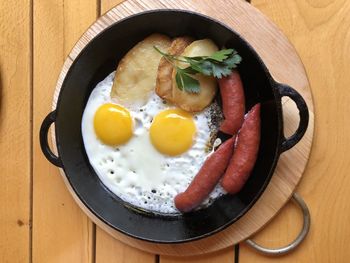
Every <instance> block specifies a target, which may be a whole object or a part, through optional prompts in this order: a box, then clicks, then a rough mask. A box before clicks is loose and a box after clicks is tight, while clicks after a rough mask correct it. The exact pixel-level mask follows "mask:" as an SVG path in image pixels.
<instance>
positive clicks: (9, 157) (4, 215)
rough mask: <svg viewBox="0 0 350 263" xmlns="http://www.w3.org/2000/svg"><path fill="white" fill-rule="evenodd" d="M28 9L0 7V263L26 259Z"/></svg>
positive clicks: (11, 3)
mask: <svg viewBox="0 0 350 263" xmlns="http://www.w3.org/2000/svg"><path fill="white" fill-rule="evenodd" d="M17 6H19V8H17ZM30 10H31V6H30V4H29V2H28V1H24V0H23V1H22V0H20V1H18V2H15V1H7V2H1V3H0V156H1V162H0V173H1V175H0V200H1V204H0V262H25V261H26V260H27V259H28V258H29V256H30V250H29V240H30V218H31V215H30V205H31V198H30V195H31V192H30V187H31V159H30V156H31V148H30V147H31V142H30V136H31V123H30V117H31V100H30V96H31V52H30V45H31V44H30V43H31V29H32V24H31V18H30Z"/></svg>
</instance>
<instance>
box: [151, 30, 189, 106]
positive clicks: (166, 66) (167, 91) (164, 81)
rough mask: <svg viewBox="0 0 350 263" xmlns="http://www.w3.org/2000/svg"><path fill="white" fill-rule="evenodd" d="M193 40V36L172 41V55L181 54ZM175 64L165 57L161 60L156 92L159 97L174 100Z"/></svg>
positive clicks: (169, 51) (170, 50)
mask: <svg viewBox="0 0 350 263" xmlns="http://www.w3.org/2000/svg"><path fill="white" fill-rule="evenodd" d="M191 42H193V39H192V38H191V37H186V36H185V37H177V38H175V39H174V40H173V41H172V42H171V46H170V48H169V50H168V53H169V54H170V55H176V56H178V55H181V54H182V53H183V52H184V50H185V48H186V47H187V46H188V45H189V44H191ZM173 69H174V67H173V65H172V64H171V62H170V61H168V60H167V59H166V58H165V57H162V59H161V60H160V62H159V66H158V74H157V83H156V89H155V91H156V93H157V95H158V96H159V97H161V98H163V99H166V100H167V101H169V102H174V99H173Z"/></svg>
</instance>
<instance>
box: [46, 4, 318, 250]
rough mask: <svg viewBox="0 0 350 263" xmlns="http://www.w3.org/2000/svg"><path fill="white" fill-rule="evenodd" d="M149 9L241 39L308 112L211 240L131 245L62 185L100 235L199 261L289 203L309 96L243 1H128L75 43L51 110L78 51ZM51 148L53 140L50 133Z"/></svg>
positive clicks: (294, 117)
mask: <svg viewBox="0 0 350 263" xmlns="http://www.w3.org/2000/svg"><path fill="white" fill-rule="evenodd" d="M152 9H187V10H192V11H196V12H199V13H202V14H205V15H208V16H211V17H213V18H216V19H218V20H220V21H223V22H224V23H226V24H227V25H229V26H230V27H232V28H233V29H234V30H235V31H237V32H238V33H239V34H240V35H241V36H243V37H244V38H245V39H246V40H247V41H248V42H249V43H250V44H251V45H252V46H253V47H254V48H255V50H256V51H257V52H258V53H259V55H260V56H261V57H262V58H263V60H264V62H265V64H266V65H267V67H268V68H269V70H270V72H271V74H272V75H273V77H274V78H275V79H276V80H277V81H279V82H282V83H286V84H289V85H290V86H292V87H294V88H295V89H296V90H297V91H299V93H301V94H302V96H303V97H304V99H305V100H306V102H307V104H308V107H309V110H310V123H309V127H308V130H307V132H306V134H305V136H304V138H303V139H302V140H301V141H300V142H299V143H298V144H297V145H296V146H295V147H294V148H292V149H291V150H289V151H287V152H285V153H283V154H282V155H281V157H280V159H279V162H278V165H277V168H276V170H275V173H274V175H273V177H272V179H271V182H270V184H269V185H268V187H267V189H266V191H265V192H264V193H263V195H262V196H261V197H260V199H259V200H258V201H257V202H256V204H255V205H254V206H253V207H252V208H251V209H250V210H249V211H248V212H247V213H246V214H245V215H244V216H243V217H242V218H241V219H240V220H238V221H237V222H235V223H234V224H233V225H231V226H230V227H228V228H226V229H225V230H224V231H221V232H219V233H217V234H215V235H213V236H210V237H208V238H205V239H201V240H197V241H193V242H188V243H183V244H155V243H150V242H145V241H140V240H137V239H133V238H131V237H128V236H126V235H123V234H121V233H120V232H118V231H115V230H113V229H111V228H110V227H108V226H106V225H105V224H103V223H102V222H101V221H100V220H99V219H98V218H96V217H94V215H93V214H92V213H90V212H89V210H88V209H87V208H86V207H85V206H84V205H83V204H82V202H81V201H80V200H79V198H78V197H77V196H76V195H75V193H74V191H73V190H72V189H71V187H70V185H69V183H68V181H67V180H66V177H65V176H64V174H63V170H61V173H62V175H63V179H64V180H65V183H66V185H67V187H68V189H69V190H70V192H71V193H72V195H73V197H74V198H75V200H76V201H77V203H78V204H79V206H80V207H81V208H82V209H83V210H84V211H85V212H86V213H87V214H88V215H89V217H90V218H91V219H92V220H93V221H94V222H95V223H96V224H97V225H98V226H100V227H101V228H102V229H104V230H105V231H107V232H108V233H110V234H111V235H112V236H114V237H115V238H117V239H118V240H121V241H122V242H124V243H126V244H129V245H130V246H133V247H136V248H139V249H141V250H144V251H148V252H150V253H154V254H165V255H175V256H189V255H198V254H203V253H209V252H213V251H217V250H220V249H223V248H226V247H229V246H232V245H234V244H237V243H239V242H241V241H243V240H245V239H247V238H248V237H250V236H251V235H253V234H254V233H256V232H257V231H259V229H261V228H262V227H263V226H264V225H265V224H267V223H268V222H269V221H270V220H271V219H272V218H273V217H274V216H275V215H276V214H277V213H278V211H279V210H280V209H281V208H282V207H283V206H284V205H285V204H286V202H288V200H289V199H290V197H291V195H292V194H293V192H294V191H295V188H296V186H297V185H298V183H299V181H300V179H301V177H302V175H303V172H304V169H305V167H306V164H307V161H308V158H309V154H310V150H311V144H312V138H313V130H314V115H313V109H314V107H313V101H312V94H311V90H310V87H309V82H308V79H307V76H306V73H305V70H304V67H303V64H302V62H301V60H300V58H299V56H298V54H297V53H296V51H295V49H294V48H293V46H292V45H291V43H290V42H289V41H288V39H287V38H286V37H285V36H284V35H283V33H282V32H281V31H280V30H279V29H278V28H277V27H276V26H275V25H274V24H273V23H272V22H271V21H270V20H269V19H268V18H266V17H265V16H264V15H263V14H262V13H260V12H259V11H258V10H257V9H255V8H254V7H253V6H251V5H250V4H248V3H246V2H244V1H242V0H206V1H196V0H127V1H125V2H123V3H122V4H120V5H118V6H116V7H115V8H113V9H111V10H110V11H109V12H107V13H106V14H104V15H103V16H102V17H100V18H99V19H98V20H97V21H96V22H95V23H94V24H93V25H91V26H90V27H89V29H88V30H87V31H86V32H85V33H84V35H83V36H82V37H81V38H80V39H79V41H78V42H77V44H76V45H75V46H74V48H73V49H72V51H71V53H70V54H69V56H68V58H67V59H66V61H65V63H64V66H63V69H62V71H61V74H60V76H59V79H58V82H57V87H56V90H55V94H54V98H53V105H52V107H53V109H55V108H56V102H57V98H58V95H59V92H60V89H61V85H62V83H63V80H64V78H65V75H66V73H67V71H68V69H69V67H70V66H71V64H72V61H73V60H74V59H75V58H76V57H77V56H78V54H79V53H80V51H81V50H82V49H83V48H84V47H85V46H86V45H87V43H89V41H91V40H92V39H93V38H94V37H95V36H96V35H97V34H99V33H100V32H101V31H102V30H103V29H105V28H106V27H108V26H110V25H111V24H113V23H114V22H116V21H118V20H120V19H123V18H125V17H127V16H129V15H132V14H136V13H139V12H142V11H146V10H152ZM283 111H284V124H285V132H286V134H291V133H292V132H293V131H294V130H295V128H296V126H297V124H298V121H299V115H298V111H297V110H296V107H295V106H294V103H293V102H292V101H291V100H290V99H286V100H283ZM53 142H54V143H53V145H54V147H55V135H54V133H53Z"/></svg>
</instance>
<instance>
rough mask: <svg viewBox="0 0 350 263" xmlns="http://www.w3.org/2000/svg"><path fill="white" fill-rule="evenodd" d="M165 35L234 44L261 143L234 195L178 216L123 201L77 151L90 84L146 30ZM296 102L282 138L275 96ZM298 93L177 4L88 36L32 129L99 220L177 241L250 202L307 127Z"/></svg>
mask: <svg viewBox="0 0 350 263" xmlns="http://www.w3.org/2000/svg"><path fill="white" fill-rule="evenodd" d="M155 32H157V33H163V34H167V35H169V36H170V37H176V36H181V35H190V36H193V37H194V38H197V39H203V38H211V39H212V40H214V41H215V42H216V44H217V45H218V46H219V47H224V46H225V47H226V48H231V47H232V48H235V49H236V50H237V51H238V52H239V54H240V55H241V56H242V58H243V61H242V63H241V64H240V66H239V72H240V74H241V78H242V81H243V84H244V90H245V95H246V108H247V109H250V108H251V107H252V106H253V105H254V104H255V103H257V102H261V106H262V108H261V119H262V126H261V143H260V150H259V155H258V159H257V162H256V164H255V167H254V170H253V172H252V174H251V176H250V178H249V180H248V181H247V183H246V185H245V186H244V188H243V189H242V191H241V192H239V193H238V194H236V195H225V196H222V197H220V198H219V199H218V200H216V201H215V202H214V203H213V204H212V205H211V206H209V207H208V208H205V209H202V210H199V211H195V212H192V213H188V214H185V215H179V216H166V215H160V214H153V213H148V212H142V211H140V210H137V209H133V208H131V207H130V205H128V204H125V203H124V202H123V201H122V200H121V199H120V198H118V197H117V196H115V195H114V194H113V193H111V192H110V191H109V190H108V189H107V188H106V187H105V186H104V185H103V184H102V182H101V181H100V180H99V178H98V176H97V175H96V173H95V172H94V170H93V168H92V167H91V166H90V164H89V161H88V158H87V156H86V153H85V149H84V145H83V140H82V134H81V118H82V114H83V111H84V108H85V104H86V102H87V99H88V97H89V95H90V93H91V91H92V89H93V88H94V87H95V85H96V84H97V83H98V82H99V81H101V80H102V79H104V78H105V77H106V76H107V75H108V74H109V73H110V72H112V71H113V70H115V68H116V66H117V64H118V61H119V60H120V59H121V58H122V57H123V56H124V55H125V54H126V53H127V51H128V50H129V49H131V48H132V47H133V46H134V45H135V44H136V43H137V42H139V41H141V40H142V39H144V38H145V37H147V36H148V35H150V34H151V33H155ZM283 96H288V97H290V98H291V99H292V100H294V102H295V103H296V105H297V107H298V109H299V114H300V123H299V127H298V129H297V131H296V132H295V134H294V135H292V136H291V137H290V138H288V139H286V138H285V136H284V134H283V118H282V107H281V97H283ZM308 119H309V115H308V109H307V105H306V103H305V101H304V100H303V98H302V97H301V96H300V95H299V93H297V92H296V91H295V90H294V89H292V88H291V87H289V86H287V85H283V84H279V83H276V82H275V81H274V80H273V79H272V77H271V75H270V74H269V72H268V70H267V68H266V67H265V65H264V63H263V62H262V60H261V59H260V57H259V56H258V55H257V53H256V52H255V51H254V50H253V48H252V47H251V46H250V45H249V44H248V43H247V42H246V41H245V40H244V39H242V38H241V37H240V36H239V35H238V34H237V33H236V32H234V31H233V30H232V29H230V28H228V27H226V26H225V25H223V24H221V23H220V22H218V21H215V20H213V19H211V18H209V17H206V16H203V15H200V14H196V13H192V12H188V11H180V10H158V11H151V12H144V13H140V14H137V15H134V16H131V17H129V18H127V19H124V20H122V21H120V22H118V23H115V24H113V25H112V26H110V27H109V28H107V29H106V30H104V31H103V32H102V33H100V34H99V35H98V36H97V37H96V38H94V39H93V40H92V41H91V42H90V43H89V44H88V45H87V46H86V47H85V48H84V50H83V51H82V52H81V53H80V55H79V56H78V57H77V59H76V60H75V61H74V62H73V65H72V66H71V68H70V69H69V71H68V73H67V75H66V78H65V80H64V82H63V85H62V89H61V91H60V94H59V97H58V102H57V108H56V110H55V111H53V112H51V113H50V114H48V116H47V117H46V118H45V120H44V121H43V123H42V126H41V130H40V143H41V147H42V151H43V153H44V154H45V156H46V158H47V159H48V160H49V161H50V162H51V163H53V164H54V165H56V166H59V167H62V168H63V169H64V172H65V176H66V177H67V179H68V181H69V183H70V185H71V187H72V189H73V190H74V191H75V193H76V194H77V196H78V197H79V198H80V200H81V201H82V202H83V203H84V205H85V206H86V207H87V208H88V209H89V210H90V211H91V212H92V213H93V214H94V215H95V216H96V217H97V218H99V219H100V220H101V221H102V222H104V223H105V224H107V225H109V226H110V227H112V228H113V229H116V230H118V231H120V232H122V233H125V234H127V235H129V236H132V237H135V238H139V239H142V240H147V241H152V242H161V243H177V242H186V241H190V240H195V239H199V238H203V237H205V236H208V235H211V234H213V233H216V232H218V231H220V230H222V229H224V228H225V227H227V226H229V225H230V224H232V223H233V222H235V221H236V220H237V219H239V218H240V217H241V216H242V215H243V214H244V213H246V212H247V211H248V209H249V208H250V207H251V206H252V205H253V204H254V203H255V202H256V200H257V199H258V198H259V196H260V195H261V194H262V192H263V191H264V190H265V188H266V186H267V184H268V183H269V181H270V179H271V176H272V175H273V172H274V169H275V166H276V163H277V160H278V158H279V155H280V154H281V153H282V152H284V151H286V150H288V149H290V148H291V147H293V146H294V145H295V144H296V143H297V142H298V141H299V140H300V139H301V138H302V136H303V135H304V133H305V131H306V129H307V125H308ZM52 123H55V133H56V144H57V148H58V156H55V155H54V154H53V153H52V152H51V150H50V149H49V147H48V142H47V139H48V138H47V137H48V130H49V127H50V125H51V124H52Z"/></svg>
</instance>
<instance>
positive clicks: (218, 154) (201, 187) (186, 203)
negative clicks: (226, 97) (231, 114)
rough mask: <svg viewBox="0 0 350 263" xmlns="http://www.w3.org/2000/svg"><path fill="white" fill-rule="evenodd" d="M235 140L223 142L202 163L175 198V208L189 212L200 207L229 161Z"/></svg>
mask: <svg viewBox="0 0 350 263" xmlns="http://www.w3.org/2000/svg"><path fill="white" fill-rule="evenodd" d="M234 141H235V138H234V137H232V138H230V139H228V140H227V141H225V142H224V143H223V144H222V145H220V146H219V148H218V149H217V150H216V151H215V152H214V153H212V154H211V155H210V156H209V157H208V158H207V159H206V160H205V162H204V164H203V166H202V167H201V169H200V170H199V172H198V173H197V175H196V176H195V178H194V179H193V181H192V182H191V184H190V185H189V186H188V188H187V189H186V191H185V192H183V193H180V194H178V195H177V196H175V200H174V202H175V206H176V208H177V209H178V210H179V211H181V212H189V211H191V210H192V209H194V208H196V207H197V206H198V205H200V204H201V203H202V202H203V201H204V200H205V198H206V197H208V196H209V194H210V192H211V191H212V190H213V189H214V187H215V186H216V184H217V183H218V182H219V180H220V178H221V176H222V175H223V174H224V172H225V169H226V167H227V165H228V162H229V161H230V159H231V156H232V152H233V146H234Z"/></svg>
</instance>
